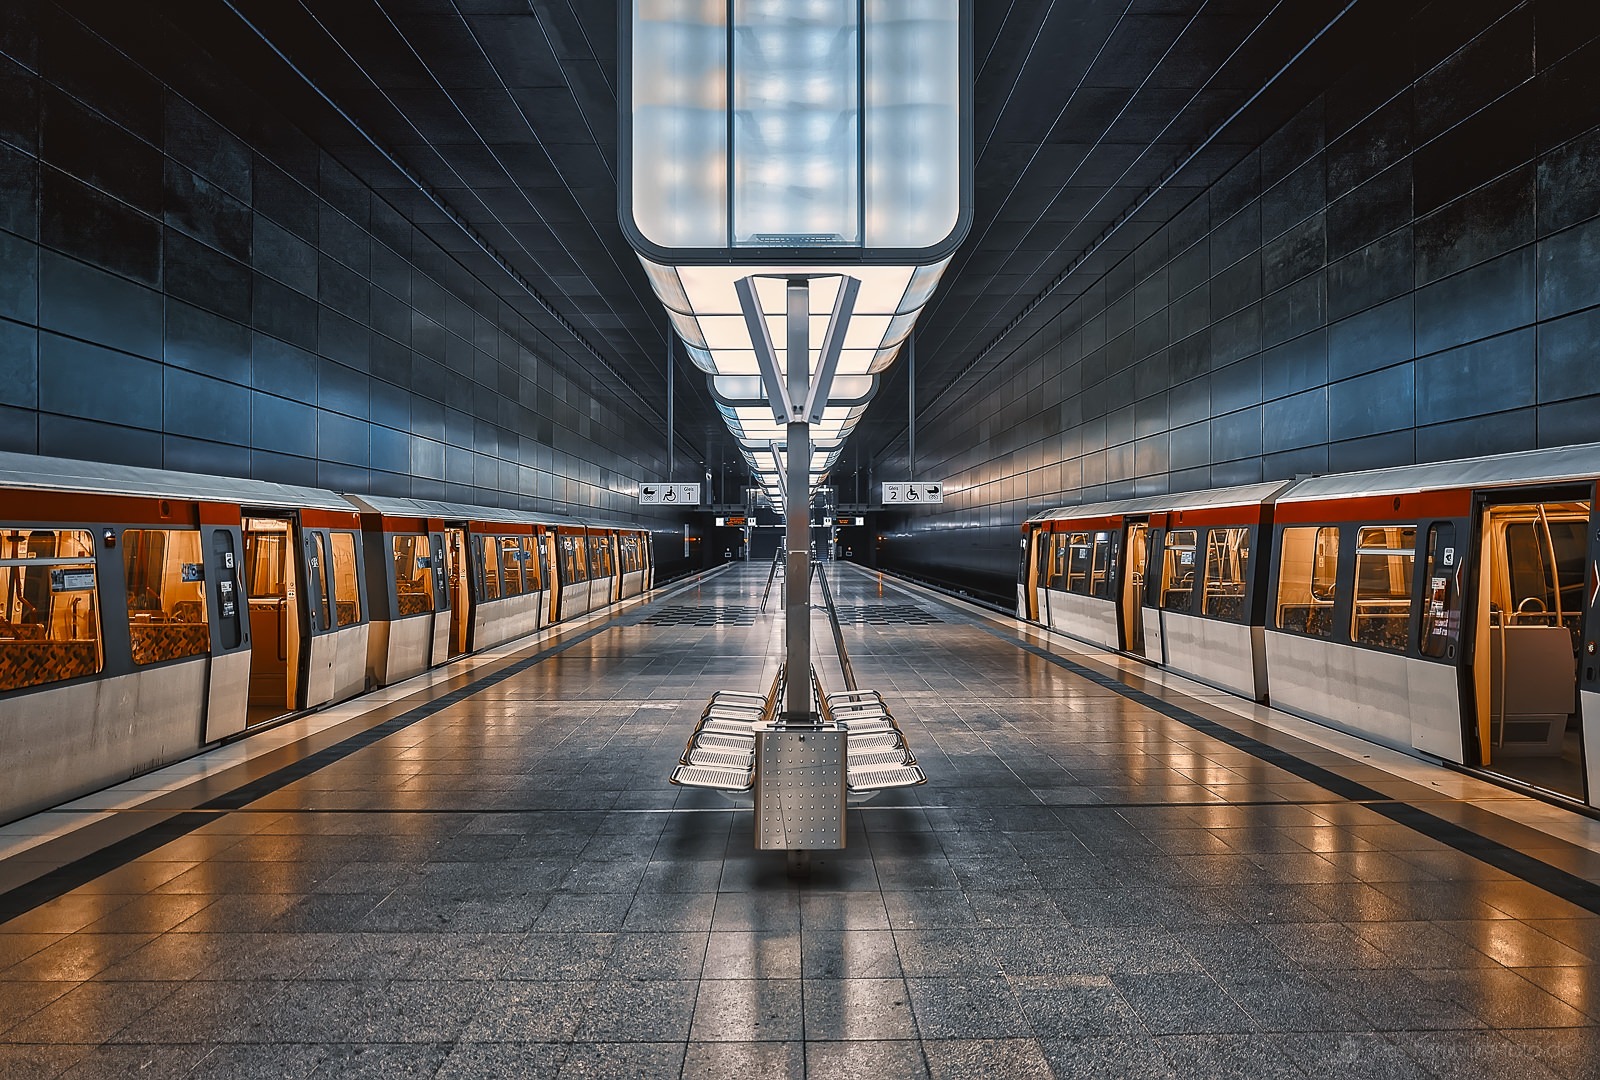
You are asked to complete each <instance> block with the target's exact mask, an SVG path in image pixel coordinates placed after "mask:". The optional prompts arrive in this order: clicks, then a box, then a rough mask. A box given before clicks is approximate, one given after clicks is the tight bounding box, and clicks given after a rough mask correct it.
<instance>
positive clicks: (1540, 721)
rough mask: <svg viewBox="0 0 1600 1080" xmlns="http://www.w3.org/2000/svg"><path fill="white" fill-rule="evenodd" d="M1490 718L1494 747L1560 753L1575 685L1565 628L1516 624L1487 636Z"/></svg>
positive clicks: (1569, 639) (1525, 753) (1573, 662)
mask: <svg viewBox="0 0 1600 1080" xmlns="http://www.w3.org/2000/svg"><path fill="white" fill-rule="evenodd" d="M1489 647H1490V651H1489V662H1490V670H1491V675H1490V685H1489V716H1490V721H1491V727H1492V729H1493V733H1494V738H1495V742H1496V744H1497V745H1496V751H1497V752H1498V753H1501V754H1505V755H1507V756H1519V755H1520V756H1527V757H1543V756H1552V757H1553V756H1557V755H1559V754H1560V753H1561V751H1562V741H1563V737H1564V736H1565V734H1566V727H1567V717H1568V715H1569V714H1570V713H1571V712H1572V706H1573V697H1574V694H1573V688H1574V687H1575V686H1576V684H1577V660H1576V658H1575V657H1574V656H1573V654H1572V635H1571V633H1569V632H1568V631H1567V628H1566V627H1565V626H1530V625H1518V624H1512V625H1509V626H1504V627H1496V628H1495V630H1494V631H1493V632H1492V633H1491V635H1490V639H1489Z"/></svg>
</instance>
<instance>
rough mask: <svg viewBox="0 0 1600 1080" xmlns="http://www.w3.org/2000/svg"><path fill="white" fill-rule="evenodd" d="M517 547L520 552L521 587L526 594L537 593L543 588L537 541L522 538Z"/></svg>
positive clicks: (527, 537) (536, 538)
mask: <svg viewBox="0 0 1600 1080" xmlns="http://www.w3.org/2000/svg"><path fill="white" fill-rule="evenodd" d="M518 546H519V548H520V549H521V551H522V587H523V589H525V590H526V591H527V592H538V591H539V590H540V589H542V588H544V582H543V580H542V578H543V575H542V574H540V573H539V539H538V537H535V536H524V537H523V538H522V539H521V540H520V541H518Z"/></svg>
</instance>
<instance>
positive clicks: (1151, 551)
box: [1139, 514, 1167, 664]
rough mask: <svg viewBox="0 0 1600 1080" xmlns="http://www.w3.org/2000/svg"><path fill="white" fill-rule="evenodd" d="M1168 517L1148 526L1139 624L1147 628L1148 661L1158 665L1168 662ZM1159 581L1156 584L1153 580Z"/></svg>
mask: <svg viewBox="0 0 1600 1080" xmlns="http://www.w3.org/2000/svg"><path fill="white" fill-rule="evenodd" d="M1166 520H1167V519H1166V515H1164V514H1163V515H1161V517H1160V519H1159V520H1155V519H1152V520H1151V521H1149V522H1148V523H1147V524H1146V528H1145V533H1144V564H1143V566H1144V568H1143V571H1142V573H1141V574H1140V577H1141V581H1142V584H1141V586H1140V590H1139V591H1140V592H1141V593H1142V594H1143V596H1142V601H1141V602H1142V603H1143V605H1144V606H1143V609H1142V611H1141V612H1140V618H1139V622H1140V625H1141V626H1142V628H1143V631H1144V634H1143V639H1142V640H1143V643H1144V652H1143V655H1144V657H1145V659H1147V660H1150V661H1152V662H1153V663H1157V664H1165V663H1166V662H1167V652H1166V649H1167V646H1166V640H1165V638H1164V636H1163V634H1162V627H1161V604H1160V600H1161V563H1162V560H1163V559H1164V555H1163V551H1164V548H1165V540H1166V528H1165V523H1166ZM1152 578H1154V579H1155V580H1154V581H1153V582H1152V581H1151V579H1152Z"/></svg>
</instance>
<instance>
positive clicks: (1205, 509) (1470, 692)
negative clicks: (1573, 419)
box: [1017, 444, 1600, 806]
mask: <svg viewBox="0 0 1600 1080" xmlns="http://www.w3.org/2000/svg"><path fill="white" fill-rule="evenodd" d="M1597 482H1600V444H1589V445H1583V446H1568V447H1558V448H1554V449H1549V450H1536V451H1528V452H1525V453H1519V454H1508V455H1500V456H1495V457H1484V458H1472V459H1466V460H1460V461H1446V462H1437V463H1431V464H1426V465H1413V466H1404V467H1399V468H1393V469H1382V470H1374V471H1370V472H1361V473H1350V474H1343V475H1335V476H1322V477H1312V478H1308V479H1304V480H1298V481H1294V482H1292V483H1288V484H1284V485H1257V486H1253V487H1248V488H1229V489H1219V490H1218V491H1214V492H1206V493H1197V494H1195V495H1185V496H1161V497H1153V498H1148V499H1139V500H1129V501H1127V502H1123V503H1102V504H1097V505H1092V506H1082V507H1071V508H1067V509H1063V510H1056V511H1051V512H1050V513H1047V514H1042V515H1039V516H1038V517H1036V518H1033V519H1031V520H1030V521H1029V522H1028V523H1027V525H1025V526H1024V528H1025V532H1024V537H1023V561H1022V568H1021V573H1020V574H1019V577H1018V597H1017V599H1018V615H1019V617H1023V618H1028V619H1032V620H1034V621H1037V622H1040V623H1043V624H1044V625H1047V626H1050V627H1052V628H1054V629H1058V630H1061V631H1063V632H1065V633H1068V634H1071V635H1073V636H1075V637H1079V638H1082V639H1084V640H1086V641H1091V642H1094V643H1096V644H1099V645H1103V646H1105V647H1106V648H1112V649H1120V650H1122V651H1125V652H1129V653H1133V654H1135V655H1141V656H1144V657H1145V658H1147V659H1148V660H1150V661H1151V662H1153V663H1159V664H1162V665H1164V666H1166V667H1168V668H1170V669H1172V670H1174V671H1177V672H1180V673H1182V674H1185V675H1188V676H1191V677H1194V678H1197V679H1200V680H1202V681H1205V682H1208V683H1211V684H1213V685H1216V686H1221V687H1224V688H1227V689H1229V690H1232V691H1233V692H1235V693H1238V694H1241V695H1243V696H1247V697H1254V698H1256V699H1257V700H1262V701H1270V703H1271V704H1272V705H1273V706H1274V707H1276V708H1279V709H1283V710H1284V711H1286V712H1291V713H1295V714H1297V715H1300V716H1304V717H1306V718H1308V719H1311V720H1316V721H1318V722H1320V723H1324V724H1327V725H1329V726H1332V727H1338V728H1341V729H1344V730H1347V731H1350V732H1352V733H1354V734H1357V735H1360V736H1362V737H1364V738H1367V739H1371V740H1373V741H1374V742H1379V743H1383V744H1387V745H1389V746H1393V747H1396V748H1399V749H1403V750H1407V751H1410V752H1413V753H1420V754H1423V755H1426V756H1429V757H1433V758H1436V759H1439V760H1443V761H1448V762H1451V763H1455V764H1459V765H1462V766H1464V767H1467V768H1471V769H1476V770H1481V771H1483V772H1485V773H1487V774H1489V775H1491V776H1493V777H1494V778H1496V779H1499V780H1502V781H1505V782H1509V783H1511V784H1514V785H1517V786H1521V787H1523V788H1526V789H1528V790H1531V791H1533V792H1535V793H1537V794H1541V795H1544V796H1547V797H1551V798H1555V799H1559V800H1564V801H1568V802H1575V803H1585V804H1588V805H1590V806H1600V645H1597V641H1600V513H1597V511H1596V506H1595V500H1596V495H1597V489H1596V484H1597ZM1141 551H1142V553H1143V557H1142V559H1141ZM1147 583H1148V585H1147ZM1135 610H1140V612H1141V615H1142V618H1140V619H1134V618H1133V616H1132V613H1133V611H1135ZM1141 633H1142V638H1141V637H1140V636H1139V635H1140V634H1141Z"/></svg>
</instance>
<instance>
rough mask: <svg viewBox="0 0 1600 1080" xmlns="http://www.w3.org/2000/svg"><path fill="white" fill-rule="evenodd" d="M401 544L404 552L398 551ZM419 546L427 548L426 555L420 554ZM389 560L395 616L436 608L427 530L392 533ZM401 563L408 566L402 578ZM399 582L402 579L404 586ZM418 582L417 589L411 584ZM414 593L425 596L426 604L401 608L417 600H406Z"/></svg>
mask: <svg viewBox="0 0 1600 1080" xmlns="http://www.w3.org/2000/svg"><path fill="white" fill-rule="evenodd" d="M402 545H403V546H404V547H405V551H404V552H403V553H402V551H401V547H402ZM419 548H423V549H426V551H427V554H425V555H424V554H421V553H420V552H419V550H418V549H419ZM389 560H390V563H391V566H392V570H393V573H394V590H395V616H396V618H401V619H404V618H408V617H410V616H412V615H428V614H431V613H432V612H433V611H434V610H435V600H434V595H433V591H434V588H433V586H434V582H433V579H434V573H433V537H431V536H429V535H428V534H427V533H395V534H394V535H393V536H392V537H391V538H390V544H389ZM423 560H426V561H423ZM402 562H403V563H404V564H405V565H406V567H407V573H406V575H405V576H404V577H402V576H401V573H400V566H401V564H402ZM419 571H420V572H419ZM402 582H405V583H406V586H407V587H404V588H403V587H402ZM419 582H420V583H421V588H420V589H419V588H414V587H411V586H414V585H416V584H417V583H419ZM417 596H420V597H424V598H426V600H427V607H425V608H422V609H421V610H419V611H406V610H404V609H405V608H406V607H407V606H415V603H416V602H415V601H414V600H410V601H409V603H408V598H410V597H417Z"/></svg>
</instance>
